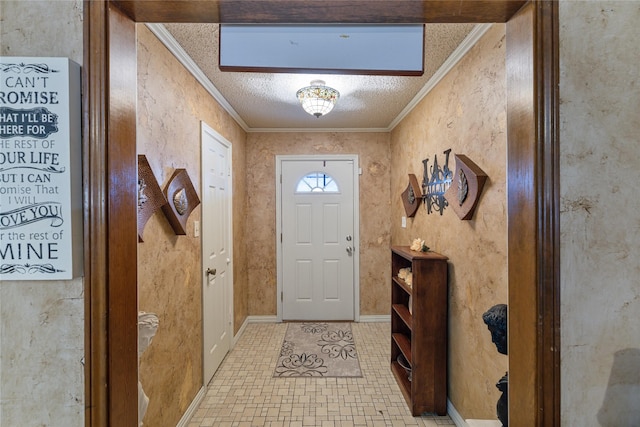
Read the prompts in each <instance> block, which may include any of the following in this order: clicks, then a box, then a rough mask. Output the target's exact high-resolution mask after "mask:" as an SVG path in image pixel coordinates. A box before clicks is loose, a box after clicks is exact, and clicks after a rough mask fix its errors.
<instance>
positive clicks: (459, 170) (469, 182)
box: [444, 154, 487, 220]
mask: <svg viewBox="0 0 640 427" xmlns="http://www.w3.org/2000/svg"><path fill="white" fill-rule="evenodd" d="M455 158H456V175H455V179H454V181H453V184H452V185H451V186H450V187H449V189H448V190H447V192H446V193H445V195H444V197H445V198H446V199H447V200H448V201H449V205H450V206H451V207H452V208H453V210H454V211H455V213H456V214H457V215H458V217H459V218H460V219H461V220H469V219H471V218H473V214H474V212H475V210H476V207H477V206H478V200H479V199H480V195H481V194H482V189H483V188H484V183H485V182H486V181H487V174H486V173H484V171H483V170H482V169H480V167H479V166H478V165H476V164H475V163H474V162H473V161H472V160H471V159H470V158H468V157H467V156H465V155H464V154H456V156H455Z"/></svg>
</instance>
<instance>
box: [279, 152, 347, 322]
mask: <svg viewBox="0 0 640 427" xmlns="http://www.w3.org/2000/svg"><path fill="white" fill-rule="evenodd" d="M279 160H280V162H279V166H280V174H281V179H280V181H281V182H280V186H279V196H280V197H279V199H280V204H279V206H278V208H279V214H278V218H279V221H280V224H279V225H280V240H281V241H280V245H279V251H278V253H279V263H278V265H279V272H278V273H279V274H278V276H279V280H280V282H281V283H279V286H280V287H281V290H280V291H281V294H280V303H281V304H280V306H281V311H280V313H281V317H282V319H283V320H355V318H356V309H355V308H356V307H357V305H356V303H357V301H358V298H357V292H356V270H357V269H356V266H357V260H358V258H359V257H358V253H357V251H358V245H357V239H358V233H357V232H356V228H357V227H356V224H357V218H356V212H357V206H355V205H356V202H355V201H356V200H357V179H356V178H357V173H356V171H357V166H356V162H357V157H356V158H355V159H354V156H350V157H349V158H344V157H338V158H335V157H334V156H327V157H320V158H312V159H310V158H306V159H279Z"/></svg>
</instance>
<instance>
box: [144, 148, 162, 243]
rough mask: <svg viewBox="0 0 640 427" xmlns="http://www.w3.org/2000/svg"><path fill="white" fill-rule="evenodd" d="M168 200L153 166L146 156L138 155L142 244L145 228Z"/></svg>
mask: <svg viewBox="0 0 640 427" xmlns="http://www.w3.org/2000/svg"><path fill="white" fill-rule="evenodd" d="M166 204H167V199H166V197H165V196H164V194H162V190H161V189H160V186H159V185H158V181H157V180H156V177H155V175H154V174H153V171H152V170H151V166H149V162H148V161H147V157H146V156H145V155H144V154H139V155H138V241H139V242H142V241H143V240H142V233H143V231H144V226H145V225H146V224H147V221H148V220H149V218H151V216H152V215H153V214H154V213H155V212H156V211H157V210H158V209H159V208H161V207H162V206H164V205H166Z"/></svg>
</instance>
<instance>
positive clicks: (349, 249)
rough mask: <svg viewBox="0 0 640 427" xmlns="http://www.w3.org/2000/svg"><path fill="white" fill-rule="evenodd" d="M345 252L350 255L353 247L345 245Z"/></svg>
mask: <svg viewBox="0 0 640 427" xmlns="http://www.w3.org/2000/svg"><path fill="white" fill-rule="evenodd" d="M347 253H348V254H349V255H351V254H352V253H353V247H352V246H347Z"/></svg>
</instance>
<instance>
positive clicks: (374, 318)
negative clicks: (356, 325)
mask: <svg viewBox="0 0 640 427" xmlns="http://www.w3.org/2000/svg"><path fill="white" fill-rule="evenodd" d="M360 322H361V323H366V322H369V323H372V322H391V315H390V314H372V315H367V316H360Z"/></svg>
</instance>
